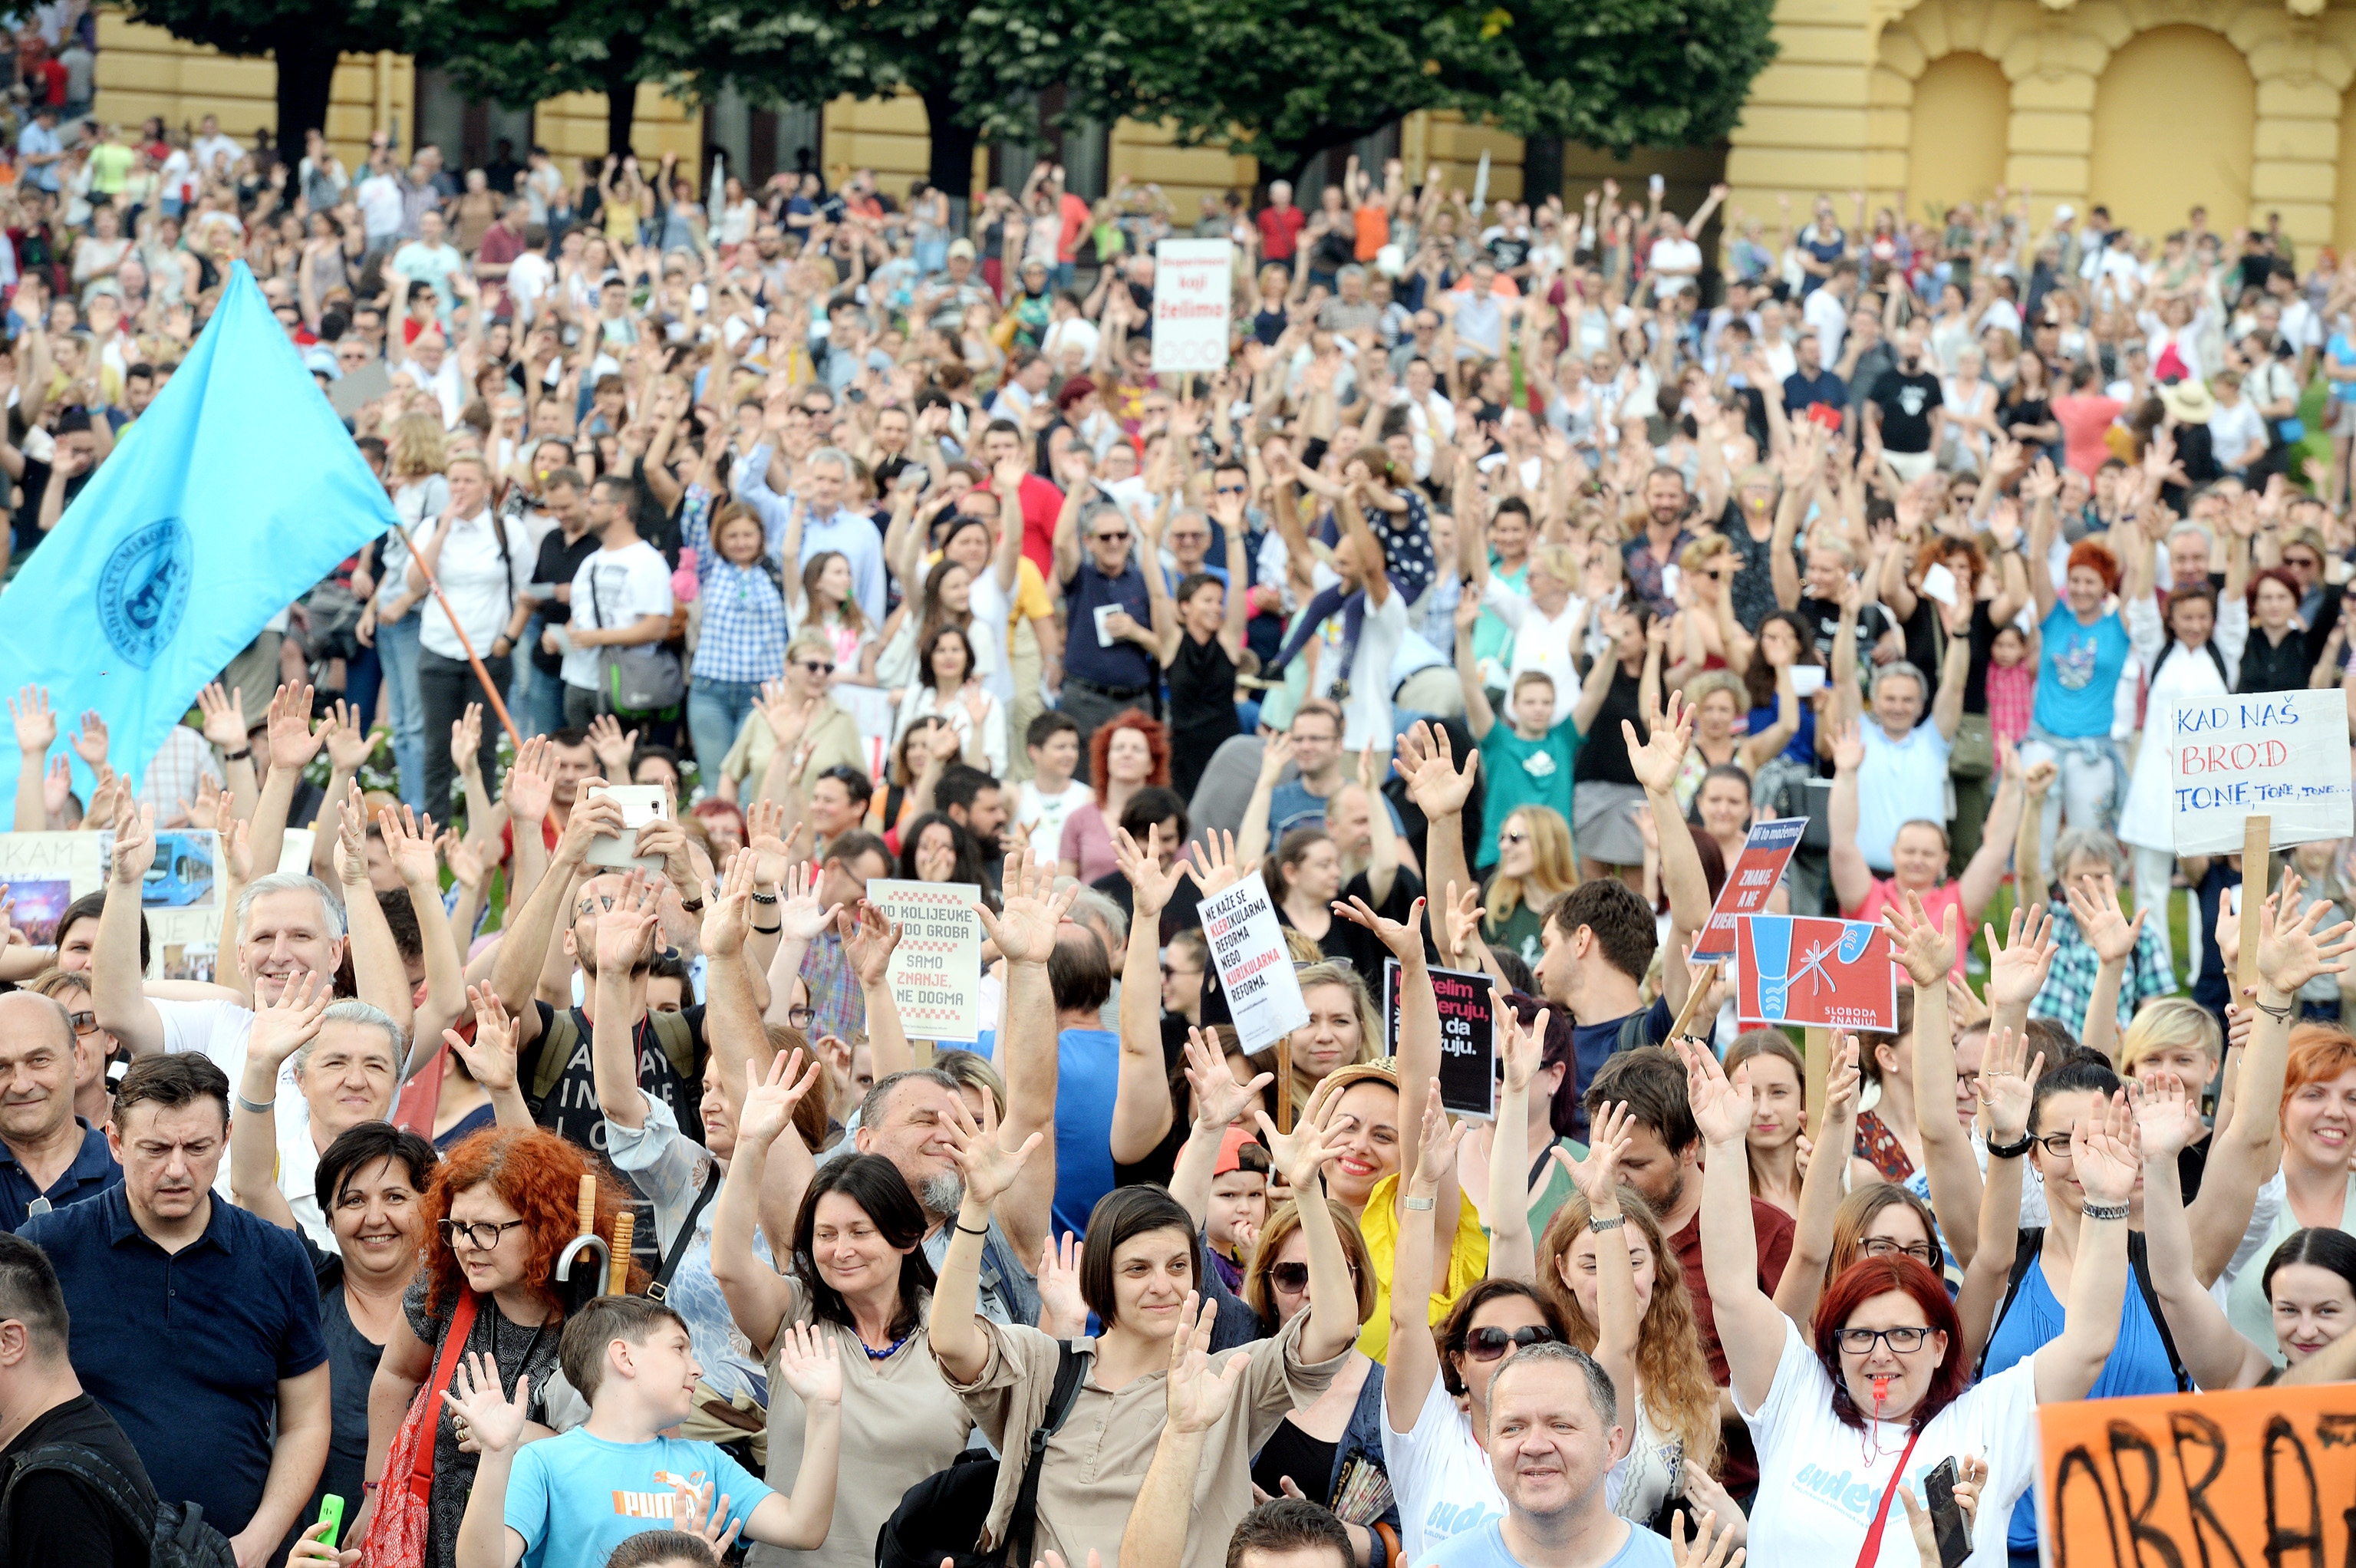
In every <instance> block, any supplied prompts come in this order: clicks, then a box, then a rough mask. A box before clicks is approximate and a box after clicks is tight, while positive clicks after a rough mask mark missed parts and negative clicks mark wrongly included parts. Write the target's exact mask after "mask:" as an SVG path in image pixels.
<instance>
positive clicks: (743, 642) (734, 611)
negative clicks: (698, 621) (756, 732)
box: [680, 485, 786, 683]
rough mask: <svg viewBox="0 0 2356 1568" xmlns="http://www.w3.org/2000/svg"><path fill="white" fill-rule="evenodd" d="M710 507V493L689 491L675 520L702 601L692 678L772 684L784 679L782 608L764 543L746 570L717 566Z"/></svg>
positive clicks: (723, 562)
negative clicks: (690, 554) (692, 560)
mask: <svg viewBox="0 0 2356 1568" xmlns="http://www.w3.org/2000/svg"><path fill="white" fill-rule="evenodd" d="M680 524H681V528H682V530H683V532H684V533H685V536H686V541H687V545H688V548H690V549H692V550H694V551H695V581H696V586H697V590H698V592H699V594H700V595H701V599H702V601H703V623H702V625H701V629H700V630H699V631H698V632H697V634H696V642H695V673H696V674H697V675H698V676H700V677H702V678H703V679H705V680H736V681H744V682H748V683H749V682H757V681H764V680H775V679H776V678H777V677H780V676H782V675H784V674H785V673H786V602H785V599H784V597H783V596H782V595H781V594H780V593H779V592H778V591H777V579H776V577H775V576H774V575H772V572H773V571H774V570H775V569H774V568H773V567H772V566H771V564H770V562H769V560H768V558H767V555H766V549H767V541H766V539H765V540H764V543H763V549H764V552H765V553H764V554H763V556H762V558H761V559H760V560H756V561H755V563H754V564H753V565H751V566H738V565H737V564H735V563H734V561H729V560H722V559H721V558H720V552H719V551H718V550H716V549H712V492H711V491H709V490H707V489H705V488H704V487H703V486H702V485H691V486H690V487H689V489H688V492H687V505H686V507H684V508H683V509H682V511H681V515H680Z"/></svg>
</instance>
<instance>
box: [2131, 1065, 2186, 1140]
mask: <svg viewBox="0 0 2356 1568" xmlns="http://www.w3.org/2000/svg"><path fill="white" fill-rule="evenodd" d="M2126 1087H2127V1093H2128V1095H2129V1096H2130V1097H2131V1099H2132V1101H2133V1103H2134V1105H2135V1119H2136V1128H2137V1129H2138V1130H2139V1131H2140V1133H2141V1135H2142V1137H2143V1157H2144V1159H2145V1160H2146V1161H2147V1162H2157V1161H2160V1160H2173V1159H2174V1158H2175V1157H2177V1156H2178V1155H2179V1154H2181V1153H2183V1152H2184V1150H2185V1148H2186V1147H2188V1146H2189V1145H2190V1143H2191V1142H2192V1140H2193V1139H2194V1138H2197V1137H2199V1136H2201V1125H2202V1124H2201V1102H2200V1100H2199V1099H2198V1098H2197V1097H2196V1096H2194V1095H2192V1094H2189V1093H2186V1092H2185V1089H2184V1081H2183V1080H2182V1079H2180V1078H2179V1077H2178V1076H2177V1075H2176V1074H2175V1073H2173V1072H2160V1073H2157V1074H2155V1075H2154V1076H2153V1079H2152V1081H2151V1082H2150V1083H2136V1082H2134V1081H2132V1080H2130V1081H2129V1082H2128V1083H2127V1086H2126Z"/></svg>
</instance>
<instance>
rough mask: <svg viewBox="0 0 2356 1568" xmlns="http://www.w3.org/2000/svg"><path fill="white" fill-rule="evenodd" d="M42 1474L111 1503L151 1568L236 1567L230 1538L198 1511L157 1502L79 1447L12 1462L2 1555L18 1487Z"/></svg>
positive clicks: (140, 1484)
mask: <svg viewBox="0 0 2356 1568" xmlns="http://www.w3.org/2000/svg"><path fill="white" fill-rule="evenodd" d="M42 1470H51V1471H59V1472H62V1473H64V1474H66V1475H69V1476H71V1477H75V1478H76V1479H78V1480H80V1482H81V1483H82V1484H83V1485H84V1486H86V1487H89V1488H91V1490H92V1491H94V1492H96V1493H97V1494H98V1495H99V1496H100V1497H102V1498H104V1499H106V1500H107V1501H108V1502H109V1503H112V1505H113V1507H114V1511H115V1512H116V1513H118V1514H120V1515H121V1516H122V1517H123V1520H124V1522H126V1523H127V1524H129V1525H130V1526H131V1528H132V1529H133V1530H134V1531H137V1532H139V1534H141V1535H142V1536H144V1537H145V1538H146V1541H147V1562H148V1564H149V1568H237V1554H236V1553H235V1552H232V1551H230V1544H229V1538H228V1537H227V1536H224V1535H223V1534H221V1532H220V1531H218V1530H215V1529H214V1528H213V1527H212V1526H211V1525H209V1524H207V1523H206V1522H205V1510H204V1509H202V1508H200V1507H198V1505H197V1504H195V1503H167V1502H159V1501H157V1500H156V1498H155V1488H152V1487H149V1486H148V1485H146V1484H145V1481H144V1480H141V1479H139V1478H137V1477H131V1476H126V1475H124V1474H123V1471H122V1469H121V1468H120V1467H117V1466H116V1465H115V1464H114V1462H113V1461H112V1460H111V1459H109V1458H107V1457H106V1456H104V1455H103V1454H101V1453H99V1452H98V1451H97V1450H96V1449H94V1448H86V1447H84V1446H83V1445H80V1444H79V1443H47V1444H44V1445H41V1446H40V1447H38V1448H36V1449H34V1450H32V1451H31V1452H30V1453H28V1454H27V1455H25V1456H24V1457H22V1458H20V1459H18V1460H17V1461H16V1468H15V1469H14V1470H11V1471H10V1472H9V1474H8V1484H7V1488H6V1489H5V1490H0V1553H5V1552H6V1550H7V1541H8V1533H9V1529H10V1526H11V1523H12V1521H13V1520H14V1518H15V1509H16V1488H17V1486H18V1484H19V1483H21V1482H22V1481H23V1480H24V1478H25V1477H27V1476H29V1475H32V1474H34V1473H36V1472H37V1471H42Z"/></svg>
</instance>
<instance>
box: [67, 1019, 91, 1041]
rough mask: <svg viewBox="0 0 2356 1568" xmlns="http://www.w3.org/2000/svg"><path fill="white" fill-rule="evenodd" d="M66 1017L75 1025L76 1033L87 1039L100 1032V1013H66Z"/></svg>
mask: <svg viewBox="0 0 2356 1568" xmlns="http://www.w3.org/2000/svg"><path fill="white" fill-rule="evenodd" d="M66 1019H67V1021H69V1022H70V1023H71V1024H72V1025H73V1031H74V1033H76V1034H78V1035H80V1036H82V1037H84V1038H85V1039H87V1038H88V1037H89V1036H91V1035H94V1034H96V1033H97V1032H98V1015H97V1014H96V1013H68V1014H67V1015H66Z"/></svg>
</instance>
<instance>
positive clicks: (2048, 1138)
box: [2036, 1133, 2070, 1159]
mask: <svg viewBox="0 0 2356 1568" xmlns="http://www.w3.org/2000/svg"><path fill="white" fill-rule="evenodd" d="M2036 1141H2037V1143H2038V1144H2039V1145H2040V1146H2041V1147H2043V1148H2044V1150H2045V1152H2046V1153H2047V1154H2049V1155H2051V1156H2052V1157H2054V1158H2055V1159H2066V1158H2068V1157H2069V1155H2070V1135H2069V1134H2068V1133H2048V1134H2046V1135H2045V1136H2043V1137H2041V1138H2039V1139H2037V1140H2036Z"/></svg>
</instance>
